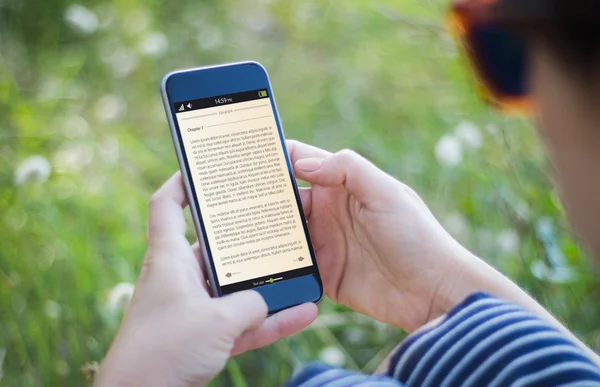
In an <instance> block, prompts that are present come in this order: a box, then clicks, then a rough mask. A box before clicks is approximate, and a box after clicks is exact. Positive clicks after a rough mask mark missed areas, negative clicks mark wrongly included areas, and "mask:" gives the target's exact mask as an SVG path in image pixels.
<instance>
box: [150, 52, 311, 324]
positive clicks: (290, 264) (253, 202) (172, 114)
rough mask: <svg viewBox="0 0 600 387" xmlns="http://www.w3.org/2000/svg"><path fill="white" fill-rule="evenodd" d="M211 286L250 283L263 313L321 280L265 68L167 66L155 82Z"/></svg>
mask: <svg viewBox="0 0 600 387" xmlns="http://www.w3.org/2000/svg"><path fill="white" fill-rule="evenodd" d="M161 92H162V97H163V102H164V105H165V110H166V112H167V119H168V121H169V126H170V128H171V134H172V137H173V143H174V145H175V152H176V153H177V158H178V160H179V166H180V168H181V172H182V175H183V180H184V183H185V188H186V191H187V196H188V199H189V204H190V209H191V213H192V217H193V220H194V224H195V226H196V231H197V234H198V240H199V242H200V245H201V248H202V252H203V257H204V260H205V264H206V268H207V270H206V271H207V274H208V281H209V284H210V289H211V292H212V293H213V296H215V297H220V296H224V295H227V294H231V293H233V292H237V291H242V290H247V289H253V290H256V291H257V292H259V293H260V294H261V295H262V296H263V298H264V299H265V301H266V303H267V305H268V307H269V313H270V314H273V313H275V312H277V311H280V310H283V309H286V308H289V307H292V306H294V305H298V304H302V303H305V302H315V303H316V302H318V301H319V300H320V299H321V297H322V295H323V285H322V281H321V278H320V275H319V269H318V267H317V261H316V259H315V254H314V251H313V247H312V244H311V240H310V236H309V233H308V227H307V224H306V219H305V217H304V213H303V210H302V203H301V201H300V195H299V193H298V187H297V184H296V179H295V177H294V170H293V167H292V164H291V162H290V158H289V156H288V152H287V148H286V146H285V139H284V135H283V129H282V127H281V120H280V119H279V114H278V112H277V107H276V105H275V99H274V97H273V90H272V88H271V83H270V81H269V76H268V74H267V71H266V70H265V68H264V67H263V66H262V65H260V64H259V63H256V62H243V63H233V64H226V65H220V66H212V67H205V68H199V69H191V70H184V71H177V72H173V73H170V74H167V75H166V76H165V78H164V79H163V82H162V87H161Z"/></svg>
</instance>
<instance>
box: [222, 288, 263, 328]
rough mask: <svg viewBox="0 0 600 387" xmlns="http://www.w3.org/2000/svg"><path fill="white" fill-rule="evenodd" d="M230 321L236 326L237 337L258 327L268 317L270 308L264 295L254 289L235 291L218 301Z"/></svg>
mask: <svg viewBox="0 0 600 387" xmlns="http://www.w3.org/2000/svg"><path fill="white" fill-rule="evenodd" d="M217 302H218V303H219V306H220V307H221V308H223V309H222V311H223V314H224V315H225V316H228V319H229V323H230V324H233V327H234V328H235V334H236V337H239V336H240V335H241V334H242V333H244V332H248V331H251V330H254V329H256V328H258V327H259V326H260V325H261V324H262V323H263V321H265V319H266V318H267V313H268V311H269V309H268V308H267V303H266V302H265V300H264V299H263V298H262V296H261V295H260V294H259V293H258V292H256V291H254V290H246V291H243V292H238V293H233V294H231V295H228V296H225V297H223V298H221V299H219V300H218V301H217Z"/></svg>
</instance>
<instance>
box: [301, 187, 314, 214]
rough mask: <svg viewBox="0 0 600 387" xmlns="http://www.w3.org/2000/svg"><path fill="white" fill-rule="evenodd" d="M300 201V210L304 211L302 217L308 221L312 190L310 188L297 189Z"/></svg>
mask: <svg viewBox="0 0 600 387" xmlns="http://www.w3.org/2000/svg"><path fill="white" fill-rule="evenodd" d="M298 192H300V200H301V201H302V209H303V210H304V216H305V217H306V219H310V213H311V210H312V189H311V188H299V189H298Z"/></svg>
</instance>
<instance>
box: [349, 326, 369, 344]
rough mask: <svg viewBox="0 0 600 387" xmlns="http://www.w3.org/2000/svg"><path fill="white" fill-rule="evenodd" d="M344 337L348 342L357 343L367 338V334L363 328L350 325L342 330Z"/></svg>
mask: <svg viewBox="0 0 600 387" xmlns="http://www.w3.org/2000/svg"><path fill="white" fill-rule="evenodd" d="M344 337H345V338H346V340H348V341H349V342H351V343H353V344H358V343H362V342H364V341H365V340H366V338H367V335H366V333H365V330H364V329H362V328H359V327H352V328H349V329H347V330H346V331H345V332H344Z"/></svg>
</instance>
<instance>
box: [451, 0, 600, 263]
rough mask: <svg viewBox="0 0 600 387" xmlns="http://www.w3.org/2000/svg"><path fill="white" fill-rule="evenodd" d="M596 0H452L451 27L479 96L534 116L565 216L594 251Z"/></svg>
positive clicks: (598, 214)
mask: <svg viewBox="0 0 600 387" xmlns="http://www.w3.org/2000/svg"><path fill="white" fill-rule="evenodd" d="M599 10H600V4H598V3H597V0H458V1H457V2H456V4H455V6H454V12H453V26H454V28H456V29H457V31H458V33H459V34H460V35H461V37H462V38H463V41H464V42H465V48H466V51H467V53H468V55H469V57H470V58H471V62H472V63H473V65H474V68H475V71H476V73H477V74H478V77H479V79H480V80H481V81H482V84H484V85H485V86H484V88H485V90H486V91H485V93H484V97H485V98H486V99H487V100H488V101H489V102H491V103H492V104H493V105H494V106H496V107H498V108H500V109H502V110H509V111H520V112H528V113H530V114H531V115H532V117H533V118H534V119H535V120H536V123H537V126H538V130H539V132H540V134H541V137H542V139H543V141H544V143H545V145H546V147H547V149H548V154H549V157H550V161H551V162H552V165H553V167H554V170H555V173H556V180H557V182H558V190H559V192H560V194H561V197H562V199H563V203H564V206H565V209H566V211H567V214H568V216H569V218H570V220H571V222H572V224H573V226H574V227H575V229H576V230H577V231H578V232H579V234H580V235H581V236H582V237H583V238H584V239H585V240H586V241H587V242H588V244H589V245H590V247H591V248H592V250H593V251H594V253H595V255H596V257H600V175H599V173H598V172H597V171H599V170H600V23H599V22H598V20H597V15H598V11H599Z"/></svg>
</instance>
